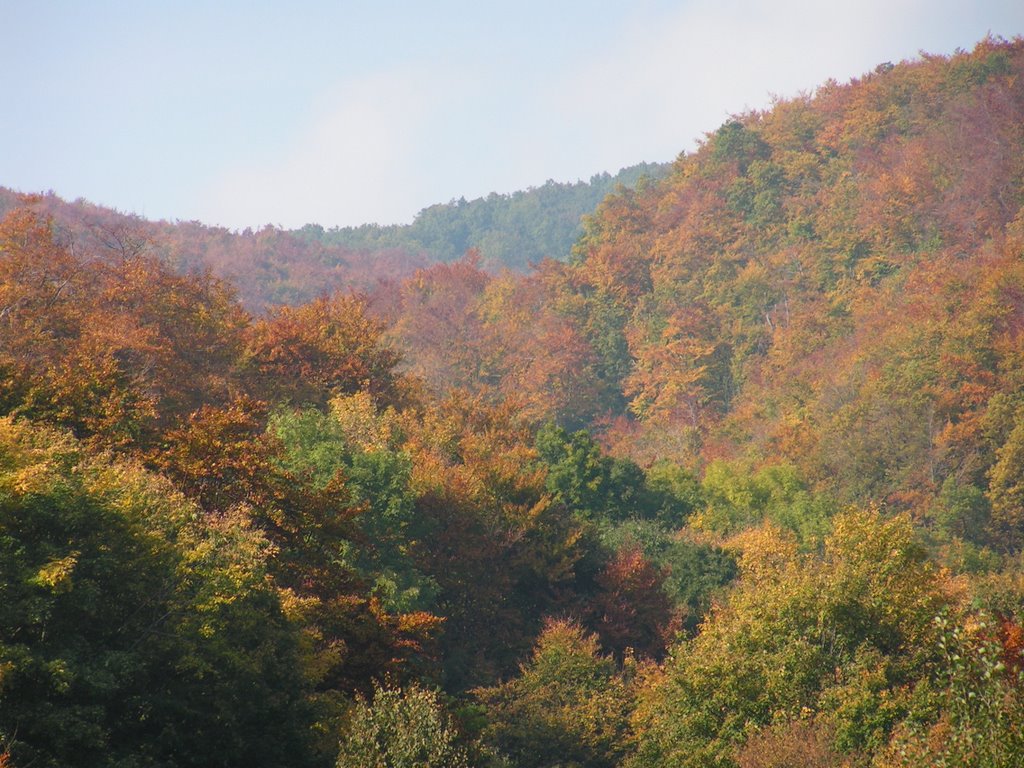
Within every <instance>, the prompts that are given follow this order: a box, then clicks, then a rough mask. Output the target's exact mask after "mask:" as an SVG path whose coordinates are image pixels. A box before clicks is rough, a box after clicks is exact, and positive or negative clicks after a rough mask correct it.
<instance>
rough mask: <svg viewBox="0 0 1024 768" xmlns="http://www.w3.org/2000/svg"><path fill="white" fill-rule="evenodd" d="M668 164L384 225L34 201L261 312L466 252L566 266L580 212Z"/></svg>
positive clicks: (9, 201)
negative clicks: (227, 219) (210, 219)
mask: <svg viewBox="0 0 1024 768" xmlns="http://www.w3.org/2000/svg"><path fill="white" fill-rule="evenodd" d="M668 167H669V166H668V164H661V165H659V164H656V163H641V164H639V165H635V166H631V167H629V168H624V169H622V170H620V171H619V172H618V173H616V174H615V175H614V176H612V175H610V174H608V173H601V174H598V175H595V176H593V177H591V179H590V180H589V181H587V182H584V181H578V182H576V183H571V184H566V183H558V182H554V181H548V182H547V183H545V184H544V185H543V186H541V187H537V188H531V189H528V190H522V191H519V192H515V193H513V194H511V195H500V194H497V193H491V194H490V195H488V196H487V197H486V198H479V199H477V200H470V201H467V200H465V199H460V200H457V201H452V202H450V203H446V204H437V205H433V206H430V207H429V208H426V209H424V210H423V211H421V212H420V213H419V214H418V215H417V216H416V218H415V220H414V221H413V222H412V224H407V225H392V226H386V227H382V226H379V225H376V224H367V225H364V226H361V227H346V228H333V229H327V230H325V229H324V228H323V227H321V226H318V225H313V224H310V225H307V226H305V227H303V228H302V229H299V230H285V229H281V228H278V227H271V226H267V227H264V228H263V229H260V230H257V231H255V232H254V231H252V230H245V231H244V232H232V231H230V230H227V229H224V228H223V227H209V226H205V225H203V224H201V223H200V222H195V221H190V222H183V221H177V222H166V221H160V222H154V221H147V220H146V219H143V218H141V217H139V216H129V215H125V214H121V213H119V212H117V211H114V210H111V209H109V208H103V207H101V206H97V205H92V204H90V203H88V202H86V201H75V202H74V203H68V202H65V201H63V200H61V199H60V198H59V197H57V196H55V195H53V194H52V193H51V194H48V195H45V196H39V197H38V199H35V200H34V201H33V202H32V203H31V204H32V206H33V207H34V208H35V209H37V210H39V211H41V212H46V213H48V214H50V215H53V216H55V217H56V220H57V222H58V223H59V224H60V225H61V226H63V227H64V228H65V229H66V230H67V231H68V233H69V235H72V236H76V237H80V238H85V239H95V238H97V237H98V238H99V239H100V240H103V239H104V238H107V239H109V238H110V237H112V236H115V235H117V234H118V233H121V234H130V235H131V236H133V237H136V238H141V239H143V240H145V241H146V244H147V248H149V249H151V250H153V251H154V252H155V253H156V254H158V255H159V256H160V257H161V258H162V259H164V260H165V261H167V262H168V263H169V264H172V265H173V266H174V267H175V268H177V269H179V270H185V271H188V270H196V269H200V270H201V269H209V270H211V271H212V272H213V274H215V275H217V276H218V277H221V278H224V279H225V280H228V281H230V282H231V283H232V284H233V285H234V286H235V287H236V288H237V289H238V292H239V296H240V298H241V299H242V301H243V303H244V304H245V305H246V306H247V307H249V308H250V309H253V310H260V309H263V308H266V307H268V306H272V305H275V304H297V303H301V302H303V301H309V300H310V299H313V298H315V297H317V296H320V295H321V294H324V293H330V292H332V291H336V290H363V291H366V290H370V289H372V288H374V287H375V286H376V285H378V284H379V283H380V282H384V281H391V280H401V279H403V278H405V277H407V276H409V275H410V274H412V272H413V271H415V270H416V269H418V268H420V267H423V266H426V265H428V264H432V263H435V262H438V261H442V262H444V261H452V260H454V259H457V258H460V257H462V256H463V255H465V253H466V252H467V251H468V250H470V249H475V250H477V251H478V252H479V254H480V258H481V263H482V265H483V266H484V267H486V268H488V269H491V270H499V269H502V268H507V269H513V270H518V271H523V270H526V269H527V268H528V267H529V265H530V264H532V263H537V262H540V261H541V260H542V259H545V258H552V259H560V260H564V259H567V258H568V256H569V252H570V250H571V248H572V245H573V243H574V242H575V241H576V239H577V238H578V237H579V235H580V234H581V233H582V231H583V224H582V218H583V216H584V215H585V214H588V213H590V212H591V211H593V210H594V208H595V207H596V206H597V204H598V203H599V202H600V201H601V200H602V199H603V198H604V197H605V196H606V195H607V194H609V193H610V192H613V191H614V190H615V189H616V188H617V187H619V186H620V185H623V186H633V185H635V184H636V183H637V182H638V181H639V180H640V179H641V178H647V179H649V180H654V179H657V178H660V177H661V176H664V175H665V174H666V173H667V172H668ZM23 204H25V198H24V197H23V196H22V195H20V194H18V193H15V192H13V191H11V190H7V189H4V188H2V187H0V212H6V211H8V210H11V209H12V208H15V207H18V206H20V205H23Z"/></svg>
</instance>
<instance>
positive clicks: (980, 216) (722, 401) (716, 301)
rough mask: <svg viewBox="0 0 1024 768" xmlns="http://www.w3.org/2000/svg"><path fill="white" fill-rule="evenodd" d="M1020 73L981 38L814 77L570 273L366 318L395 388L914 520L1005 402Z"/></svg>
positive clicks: (976, 480)
mask: <svg viewBox="0 0 1024 768" xmlns="http://www.w3.org/2000/svg"><path fill="white" fill-rule="evenodd" d="M1022 61H1024V58H1022V55H1021V46H1020V44H1019V43H1018V42H1013V43H1000V42H996V41H989V42H986V43H983V44H981V45H980V46H979V47H978V48H977V49H976V50H975V51H974V52H972V53H970V54H962V55H959V56H956V57H953V58H951V59H946V58H943V57H926V58H924V59H922V60H920V61H916V62H911V63H907V64H902V65H899V66H897V67H893V66H891V65H886V66H882V67H879V68H878V69H877V70H876V71H875V72H873V73H870V74H868V75H866V76H865V77H863V78H860V79H858V80H856V81H854V82H852V83H850V84H847V85H840V84H837V83H829V84H826V85H824V86H822V87H821V88H819V89H818V90H817V91H816V92H815V93H814V94H811V95H807V96H806V97H802V98H798V99H794V100H788V101H782V102H779V103H777V104H776V105H775V106H774V107H773V108H772V109H770V110H768V111H766V112H764V113H754V114H747V115H740V116H737V117H736V118H735V119H734V120H732V121H730V122H728V123H727V124H726V125H724V126H722V127H721V128H720V129H719V130H717V131H715V132H714V133H712V134H709V135H708V137H707V139H706V141H705V142H704V144H703V145H702V146H701V148H700V149H699V150H698V151H697V152H695V153H693V154H692V155H689V156H685V157H683V158H681V159H680V160H679V161H678V162H677V163H676V165H675V167H674V169H673V171H672V173H671V175H670V176H669V177H668V178H667V179H665V180H664V181H662V182H660V183H655V184H650V185H648V186H646V187H644V188H642V189H640V190H638V191H631V190H630V191H624V192H621V193H619V194H616V195H613V196H611V197H609V198H608V199H607V200H606V201H604V202H603V203H602V204H601V206H600V207H599V208H598V210H597V212H596V213H595V214H594V215H593V216H591V217H589V218H588V220H587V226H586V231H585V234H584V235H583V236H582V238H581V239H580V241H579V242H578V243H577V244H576V246H575V251H574V253H575V256H574V258H573V259H572V260H571V261H570V262H569V263H568V264H565V265H560V264H554V263H547V264H545V265H542V267H541V268H540V270H539V271H538V272H536V273H535V274H533V275H532V276H530V277H529V278H528V279H526V280H522V281H518V282H514V283H509V282H507V281H502V279H500V278H488V277H486V276H484V275H477V276H476V277H475V278H474V280H475V282H472V281H471V282H472V287H470V283H467V281H466V279H465V273H466V272H467V271H469V270H472V269H474V267H472V265H468V264H467V265H464V266H462V267H461V268H460V269H461V270H462V273H459V274H458V275H457V274H456V272H455V271H453V268H450V267H436V268H432V269H428V270H425V271H423V272H421V275H420V277H419V278H418V279H417V280H415V281H413V282H412V283H410V284H409V286H408V287H407V288H406V289H405V294H404V296H403V297H401V298H399V299H392V303H391V305H389V306H392V307H393V309H391V310H390V311H391V312H392V315H393V316H394V317H395V318H396V319H395V320H394V324H395V327H396V335H397V337H398V338H399V339H400V341H401V343H402V344H403V349H404V350H406V352H407V355H408V357H409V360H410V363H411V367H412V370H414V371H417V372H418V373H420V374H421V375H423V376H425V377H426V378H427V380H428V381H430V382H433V383H434V385H435V386H438V387H440V388H443V387H444V386H445V382H446V381H451V382H454V383H456V384H459V385H461V386H474V383H475V386H484V387H489V388H496V389H497V390H498V391H504V392H508V393H518V394H519V395H520V396H522V397H523V398H524V399H525V400H526V401H527V403H528V405H527V409H528V410H529V411H530V412H532V413H536V414H538V415H539V416H541V417H543V416H548V417H554V418H556V419H559V420H561V421H563V422H564V423H566V424H568V425H570V426H579V425H583V424H588V425H590V426H591V427H600V429H601V430H602V431H603V432H604V435H605V437H604V439H605V440H606V441H607V442H608V444H609V445H614V446H615V447H616V450H617V451H620V452H626V453H628V454H630V455H632V456H634V457H635V458H638V459H640V460H641V461H644V462H649V461H651V460H652V459H653V458H654V457H658V456H666V455H669V456H674V457H676V458H677V459H680V460H682V461H684V462H685V463H688V464H691V465H693V466H704V465H706V464H707V462H709V461H711V460H713V459H715V458H731V459H745V460H747V461H750V462H753V464H754V465H758V464H761V463H763V462H765V461H769V460H771V461H775V460H779V459H780V458H784V459H786V460H788V461H791V462H794V463H795V464H797V465H799V466H801V467H802V468H803V469H804V470H805V472H806V473H807V474H808V476H809V477H810V478H811V479H812V480H813V481H814V482H815V483H821V484H823V485H825V486H828V487H830V488H831V489H832V490H833V491H835V492H837V493H838V494H839V496H840V497H841V498H843V499H844V500H850V501H853V500H863V499H867V498H870V499H876V500H878V501H883V500H885V501H889V502H890V503H894V504H897V505H903V506H910V507H913V508H915V509H917V510H918V511H919V513H921V514H922V515H924V514H926V509H927V504H928V503H929V502H927V499H929V498H932V497H934V495H935V494H936V493H938V491H939V490H940V488H942V487H943V485H944V484H945V483H947V481H948V482H950V483H957V484H965V485H967V486H977V487H980V488H984V487H986V485H987V481H986V472H988V471H989V469H990V467H991V466H992V464H993V462H994V461H995V456H996V452H997V449H999V448H1000V446H999V445H998V444H992V443H991V440H992V439H994V438H993V435H994V434H999V435H1002V436H1003V437H1002V438H998V439H1005V436H1006V435H1007V434H1008V433H1009V431H1011V430H1012V429H1013V424H1014V422H1013V418H1014V417H1013V413H1015V411H1016V408H1017V405H1016V403H1017V402H1018V401H1019V399H1020V397H1021V394H1020V393H1019V392H1018V389H1017V388H1018V386H1019V384H1018V383H1017V378H1018V377H1017V375H1016V373H1015V371H1016V369H1017V367H1018V361H1019V357H1018V355H1019V352H1018V351H1017V350H1018V347H1017V344H1018V342H1017V338H1018V332H1019V328H1020V325H1021V322H1022V320H1024V318H1022V317H1021V314H1020V313H1021V305H1020V302H1019V300H1018V298H1017V295H1018V292H1019V284H1020V279H1021V273H1020V271H1019V270H1020V267H1019V259H1020V256H1021V250H1020V249H1021V243H1022V237H1024V214H1022V213H1021V203H1022V199H1024V198H1022V195H1024V79H1022V78H1021V77H1020V74H1021V67H1022ZM442 295H445V296H447V297H448V298H447V299H445V300H443V301H441V300H440V299H438V297H439V296H442ZM428 297H429V298H428ZM440 303H443V304H444V308H445V312H447V313H449V314H451V313H453V312H460V313H461V315H460V317H459V319H458V320H457V321H456V320H454V319H451V318H448V319H446V321H445V322H447V323H448V325H449V326H450V327H452V328H453V329H454V331H453V332H452V333H447V332H444V333H445V336H446V339H450V338H454V337H457V338H459V339H460V343H459V344H452V346H453V347H454V348H455V349H456V351H455V352H453V353H449V354H446V355H444V356H443V357H444V360H443V361H438V360H437V359H436V355H437V352H436V350H437V349H438V345H437V344H436V343H433V342H431V340H430V338H429V336H428V335H425V334H427V333H428V332H430V333H438V331H437V322H436V321H437V313H435V314H433V315H432V314H431V309H430V307H431V306H434V305H437V304H440ZM526 317H529V318H530V320H529V321H528V322H524V320H525V318H526ZM466 329H468V330H466ZM459 333H462V334H463V335H461V336H460V335H458V334H459ZM545 334H547V335H545ZM537 349H548V350H555V352H554V353H553V354H550V353H549V354H548V355H546V356H545V357H544V359H543V360H538V359H536V356H535V354H534V353H535V351H536V350H537ZM428 358H429V360H428ZM541 365H543V366H544V367H545V370H544V371H541V370H540V368H539V366H541ZM481 368H485V369H486V370H487V371H488V376H481V375H480V374H479V370H480V369H481ZM552 382H558V384H557V385H554V386H552ZM559 387H561V388H562V389H563V390H565V391H564V393H563V394H559V392H560V391H561V390H559ZM569 389H571V390H572V391H569ZM998 414H1001V415H998ZM1006 419H1010V421H1009V422H1006V421H1005V420H1006ZM1000 420H1002V421H1000ZM985 425H988V426H985ZM993 430H994V432H993ZM958 487H959V486H958ZM922 505H923V506H922Z"/></svg>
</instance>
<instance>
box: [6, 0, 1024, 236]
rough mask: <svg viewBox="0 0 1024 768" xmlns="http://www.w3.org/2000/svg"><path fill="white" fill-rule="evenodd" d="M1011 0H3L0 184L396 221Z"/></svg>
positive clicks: (1018, 8) (642, 151)
mask: <svg viewBox="0 0 1024 768" xmlns="http://www.w3.org/2000/svg"><path fill="white" fill-rule="evenodd" d="M988 32H991V33H992V34H995V35H1001V36H1003V37H1007V38H1009V37H1013V36H1014V35H1019V34H1024V0H852V1H851V0H847V2H841V3H840V2H829V0H817V1H815V0H764V1H762V0H757V1H754V0H677V1H676V2H668V1H667V0H618V1H617V2H601V1H599V0H592V1H591V2H582V0H563V1H560V0H546V1H545V2H534V1H533V0H506V1H505V2H501V3H488V2H486V0H476V1H475V2H446V1H445V0H433V1H432V2H411V1H409V2H387V1H386V0H379V1H378V2H372V1H371V0H367V1H366V2H342V1H340V0H339V1H337V2H313V1H312V0H310V1H309V2H303V1H302V0H291V1H290V2H287V3H284V2H281V3H269V2H257V1H255V0H248V1H246V2H209V0H207V1H206V2H188V1H186V0H177V1H176V2H172V1H171V0H167V2H151V1H149V0H128V1H126V2H106V1H104V0H94V1H93V2H84V1H82V0H75V1H74V2H70V1H69V2H47V1H46V0H0V92H2V94H3V102H2V106H0V185H3V186H8V187H13V188H15V189H19V190H22V191H45V190H51V189H52V190H53V191H54V192H56V193H57V194H59V195H61V196H62V197H65V198H68V199H74V198H77V197H84V198H86V199H88V200H90V201H92V202H96V203H100V204H103V205H109V206H112V207H115V208H118V209H120V210H123V211H129V212H134V213H138V214H141V215H143V216H146V217H148V218H167V219H198V220H200V221H203V222H206V223H210V224H222V225H225V226H229V227H232V228H242V227H245V226H253V227H257V226H260V225H263V224H267V223H271V224H280V225H283V226H286V227H296V226H301V225H302V224H305V223H307V222H317V223H320V224H323V225H325V226H332V225H345V224H359V223H363V222H369V221H376V222H380V223H395V222H408V221H411V220H412V217H413V216H414V215H415V214H416V212H417V211H419V210H420V209H421V208H423V207H425V206H427V205H430V204H432V203H437V202H446V201H448V200H451V199H453V198H458V197H466V198H467V199H471V198H474V197H479V196H481V195H486V194H487V193H488V192H491V191H497V192H511V191H514V190H516V189H522V188H525V187H528V186H537V185H540V184H543V183H544V181H546V180H547V179H555V180H557V181H575V180H576V179H579V178H584V179H586V178H589V177H590V176H591V175H593V174H595V173H599V172H601V171H610V172H615V171H617V170H618V169H619V168H621V167H623V166H627V165H632V164H634V163H637V162H640V161H665V160H671V159H673V158H674V157H675V156H676V155H678V154H679V153H680V152H681V151H685V150H690V149H692V148H693V147H694V145H695V142H696V141H697V140H699V139H700V138H701V137H702V136H703V135H704V133H706V132H708V131H712V130H714V129H715V128H717V127H718V126H719V125H720V124H721V123H722V122H724V121H725V120H726V119H727V117H728V116H729V115H730V114H734V113H737V112H741V111H744V110H746V109H751V108H761V107H764V106H766V105H768V104H769V103H770V101H771V98H772V96H773V95H775V96H783V97H785V96H792V95H795V94H796V93H798V92H800V91H808V90H812V89H813V88H814V87H815V86H816V85H818V84H820V83H821V82H822V81H824V80H826V79H828V78H834V79H836V80H840V81H845V80H848V79H850V78H851V77H856V76H859V75H861V74H863V73H865V72H867V71H869V70H871V69H873V68H874V67H875V65H877V64H878V63H880V62H883V61H893V62H897V61H900V60H902V59H906V58H913V57H914V56H916V55H917V53H918V52H919V51H921V50H924V51H927V52H930V53H952V52H953V51H954V50H955V49H956V48H958V47H959V48H967V49H969V48H971V47H973V45H974V43H975V42H977V41H978V40H979V39H980V38H982V37H984V35H985V34H986V33H988Z"/></svg>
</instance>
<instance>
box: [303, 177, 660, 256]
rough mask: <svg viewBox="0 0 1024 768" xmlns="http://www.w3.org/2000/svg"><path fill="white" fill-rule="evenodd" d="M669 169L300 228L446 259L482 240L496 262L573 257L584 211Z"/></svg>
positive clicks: (350, 244)
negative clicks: (406, 215) (362, 221)
mask: <svg viewBox="0 0 1024 768" xmlns="http://www.w3.org/2000/svg"><path fill="white" fill-rule="evenodd" d="M668 170H669V165H668V164H659V163H640V164H638V165H633V166H630V167H629V168H623V169H622V170H620V171H619V172H618V173H616V174H615V175H614V176H612V175H610V174H608V173H602V174H598V175H596V176H592V177H591V178H590V180H589V181H577V182H576V183H574V184H573V183H559V182H555V181H548V182H546V183H545V184H544V185H543V186H540V187H534V188H531V189H527V190H522V191H519V192H514V193H512V194H511V195H499V194H497V193H493V192H492V193H491V194H490V195H488V196H487V197H481V198H477V199H475V200H469V201H467V200H466V199H465V198H462V199H459V200H455V201H452V202H450V203H447V204H443V205H432V206H430V207H429V208H424V209H423V210H422V211H420V212H419V213H418V214H417V215H416V219H415V220H414V221H413V223H412V224H410V225H399V226H384V227H382V226H379V225H375V224H368V225H363V226H360V227H343V228H335V229H329V230H324V229H323V228H321V227H317V226H312V225H311V226H308V227H305V228H303V229H302V230H300V232H301V233H302V234H303V235H306V236H308V237H310V238H315V239H316V240H319V241H320V242H322V243H329V244H333V245H342V246H345V247H347V248H353V249H380V248H385V247H389V248H396V247H397V248H403V249H405V250H409V251H412V252H425V253H427V254H429V255H430V256H431V257H432V258H431V260H433V261H441V262H449V261H454V260H456V259H458V258H461V257H462V256H463V255H464V254H465V253H466V252H467V251H468V250H470V249H471V248H475V249H477V250H478V251H479V252H480V256H481V258H482V262H483V265H484V266H485V267H486V268H488V269H492V270H497V269H500V268H503V267H504V268H508V269H513V270H516V271H526V270H527V269H528V268H529V266H530V265H531V264H536V263H539V262H540V261H542V260H543V259H546V258H547V259H556V260H559V261H562V260H565V259H566V258H568V256H569V253H570V251H571V250H572V246H573V244H574V243H575V242H576V240H577V239H579V236H580V235H581V234H582V233H583V224H582V218H583V216H584V215H585V214H589V213H591V212H592V211H593V210H594V209H595V208H596V207H597V205H598V203H600V202H601V200H603V199H604V198H605V197H606V196H607V195H609V194H611V193H612V192H614V191H615V190H616V189H617V188H618V187H620V186H622V187H628V188H632V187H635V186H636V184H637V182H638V181H640V179H641V178H647V179H648V180H651V181H653V180H656V179H659V178H661V177H663V176H665V174H666V173H668Z"/></svg>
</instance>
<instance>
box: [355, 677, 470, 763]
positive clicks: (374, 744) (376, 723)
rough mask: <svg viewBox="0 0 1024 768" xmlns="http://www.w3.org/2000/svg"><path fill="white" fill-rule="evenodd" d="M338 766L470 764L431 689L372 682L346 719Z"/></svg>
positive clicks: (449, 721) (449, 719)
mask: <svg viewBox="0 0 1024 768" xmlns="http://www.w3.org/2000/svg"><path fill="white" fill-rule="evenodd" d="M336 765H337V766H338V768H468V766H469V762H468V757H467V752H466V750H465V748H464V747H463V746H461V745H460V743H459V738H458V734H457V733H456V731H455V728H454V726H453V724H452V722H451V718H450V717H449V716H448V715H447V713H446V712H445V711H444V707H443V705H442V704H441V702H440V700H439V698H438V696H437V694H436V693H434V692H433V691H430V690H427V689H424V688H420V687H419V686H415V685H414V686H410V687H408V688H406V689H404V690H403V689H399V688H391V687H383V686H379V685H377V686H374V690H373V699H372V701H367V700H366V699H364V698H362V697H360V698H359V699H358V700H357V701H356V704H355V707H354V708H353V712H352V713H351V715H350V718H349V725H348V727H347V729H346V731H345V735H344V737H343V738H342V741H341V749H340V752H339V754H338V761H337V763H336Z"/></svg>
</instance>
